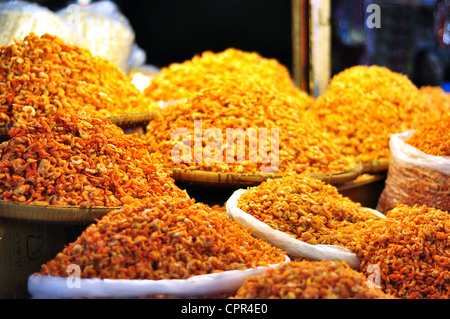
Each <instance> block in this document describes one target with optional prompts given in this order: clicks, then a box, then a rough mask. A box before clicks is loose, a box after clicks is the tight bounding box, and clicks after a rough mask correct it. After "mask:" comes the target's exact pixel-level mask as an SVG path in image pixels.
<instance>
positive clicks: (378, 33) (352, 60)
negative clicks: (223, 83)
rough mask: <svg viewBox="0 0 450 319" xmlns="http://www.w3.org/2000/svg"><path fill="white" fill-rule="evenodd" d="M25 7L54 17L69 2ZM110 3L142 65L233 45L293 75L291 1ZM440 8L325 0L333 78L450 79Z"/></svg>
mask: <svg viewBox="0 0 450 319" xmlns="http://www.w3.org/2000/svg"><path fill="white" fill-rule="evenodd" d="M0 1H1V0H0ZM31 2H36V3H38V4H41V5H43V6H46V7H47V8H49V9H51V10H54V11H56V10H59V9H62V8H64V7H66V6H67V5H69V4H71V3H74V2H73V1H61V0H58V1H57V0H37V1H32V0H31ZM93 2H94V1H93ZM114 2H115V3H116V4H117V5H118V6H119V9H120V10H121V12H122V13H123V14H124V15H125V16H126V17H127V18H128V19H129V21H130V23H131V25H132V27H133V29H134V31H135V33H136V43H137V44H138V45H139V46H140V47H141V48H142V49H144V50H145V52H146V53H147V63H148V64H151V65H154V66H157V67H164V66H167V65H169V64H170V63H172V62H182V61H185V60H187V59H190V58H192V57H193V56H194V55H195V54H200V53H202V52H203V51H206V50H212V51H214V52H220V51H223V50H225V49H226V48H229V47H234V48H238V49H241V50H244V51H256V52H258V53H260V54H261V55H262V56H264V57H267V58H275V59H278V60H279V61H280V62H281V63H282V64H284V65H285V66H287V67H288V68H289V70H290V71H291V72H292V36H291V28H292V26H291V14H292V13H291V0H161V1H157V0H150V1H135V0H133V1H131V0H128V1H127V0H115V1H114ZM445 2H447V3H448V4H445V5H444V6H447V9H445V8H444V10H443V12H444V13H445V11H446V10H447V18H448V17H449V16H450V1H444V0H418V1H400V0H389V1H384V0H378V1H369V0H357V1H353V0H352V1H349V0H332V1H331V3H332V21H331V24H332V32H333V40H332V74H336V73H338V72H340V71H342V70H343V69H345V68H348V67H350V66H352V65H356V64H378V65H384V66H387V67H389V68H390V69H391V70H393V71H396V72H401V73H404V74H406V75H408V76H409V77H410V78H411V80H412V81H413V82H415V84H417V85H419V86H421V85H434V86H438V85H440V84H441V83H442V82H444V81H446V82H448V81H450V47H449V46H447V47H442V46H440V45H439V43H438V39H437V36H436V30H435V22H436V11H437V10H436V8H437V7H438V5H439V4H441V7H442V4H443V3H445ZM369 3H379V4H380V6H381V8H382V28H381V29H378V30H368V29H367V28H365V26H364V22H365V17H366V16H367V14H366V12H365V8H366V7H367V5H368V4H369ZM441 11H442V10H441ZM448 19H449V20H448V21H450V18H448ZM449 28H450V27H449ZM358 34H359V35H361V34H363V37H361V36H359V37H355V36H354V35H358ZM369 51H370V52H372V55H371V56H369V57H368V56H367V54H366V53H367V52H369Z"/></svg>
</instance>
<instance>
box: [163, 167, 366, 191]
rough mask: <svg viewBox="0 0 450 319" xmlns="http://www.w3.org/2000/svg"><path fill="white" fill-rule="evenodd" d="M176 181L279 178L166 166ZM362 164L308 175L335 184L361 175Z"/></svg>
mask: <svg viewBox="0 0 450 319" xmlns="http://www.w3.org/2000/svg"><path fill="white" fill-rule="evenodd" d="M167 169H168V170H169V171H171V172H172V178H173V179H175V181H177V182H181V183H186V184H190V185H199V186H223V187H248V186H256V185H259V184H261V183H262V182H264V181H265V180H267V179H269V178H281V177H283V175H279V174H267V175H261V174H237V173H221V172H208V171H189V170H184V169H179V168H167ZM362 171H363V166H362V164H361V163H356V164H355V165H354V167H352V168H351V169H350V170H348V171H345V172H342V173H338V174H326V175H309V176H311V177H315V178H317V179H320V180H321V181H323V182H325V183H328V184H332V185H337V184H341V183H344V182H348V181H351V180H354V179H355V178H357V177H358V176H360V175H361V173H362Z"/></svg>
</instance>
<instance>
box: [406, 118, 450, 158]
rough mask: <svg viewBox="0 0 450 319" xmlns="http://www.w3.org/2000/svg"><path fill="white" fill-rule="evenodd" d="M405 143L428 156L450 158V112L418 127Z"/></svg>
mask: <svg viewBox="0 0 450 319" xmlns="http://www.w3.org/2000/svg"><path fill="white" fill-rule="evenodd" d="M405 143H407V144H409V145H411V146H413V147H415V148H417V149H418V150H420V151H422V152H424V153H425V154H428V155H433V156H448V157H450V111H449V112H447V113H446V114H444V115H443V116H442V117H441V118H439V119H436V120H433V121H430V122H428V123H426V124H424V125H423V126H421V127H418V128H417V130H416V132H415V133H414V134H413V135H412V136H411V137H410V138H409V139H407V140H406V141H405Z"/></svg>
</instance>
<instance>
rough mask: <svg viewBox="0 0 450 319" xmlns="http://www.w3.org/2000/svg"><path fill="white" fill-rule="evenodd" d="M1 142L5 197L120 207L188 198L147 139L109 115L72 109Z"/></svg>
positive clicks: (0, 180) (20, 128) (0, 183)
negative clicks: (155, 198)
mask: <svg viewBox="0 0 450 319" xmlns="http://www.w3.org/2000/svg"><path fill="white" fill-rule="evenodd" d="M10 135H11V139H10V140H9V141H6V142H4V143H2V144H1V145H0V199H2V200H6V201H15V202H21V203H35V204H44V205H48V204H51V205H79V206H107V207H116V206H122V205H123V204H126V203H129V202H133V201H135V200H138V199H142V198H145V197H149V196H155V195H163V194H167V195H171V196H174V197H176V198H177V197H186V196H187V195H186V193H185V192H183V191H181V190H180V189H179V188H178V187H176V186H175V184H174V182H173V179H171V178H170V177H169V176H168V173H167V172H165V171H163V170H162V169H161V167H159V165H158V164H156V162H155V161H154V159H153V158H152V157H151V155H150V154H149V153H148V150H147V148H146V145H145V143H144V142H143V141H142V140H140V139H139V138H137V137H136V136H135V135H125V134H124V133H123V131H122V129H120V128H119V127H117V126H115V125H114V124H112V123H111V122H110V121H109V120H107V119H105V118H101V117H100V118H97V117H94V116H91V115H89V114H82V113H79V114H77V115H75V114H74V113H71V112H64V113H57V114H56V115H55V116H54V117H49V118H38V119H36V120H34V121H30V122H27V123H23V124H17V125H16V126H15V127H13V128H12V129H11V131H10Z"/></svg>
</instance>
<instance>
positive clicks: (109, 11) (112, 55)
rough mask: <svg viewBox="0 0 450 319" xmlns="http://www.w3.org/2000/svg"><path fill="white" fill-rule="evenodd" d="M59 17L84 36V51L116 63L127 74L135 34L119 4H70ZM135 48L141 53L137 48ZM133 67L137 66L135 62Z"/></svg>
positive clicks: (107, 2) (82, 42) (60, 12)
mask: <svg viewBox="0 0 450 319" xmlns="http://www.w3.org/2000/svg"><path fill="white" fill-rule="evenodd" d="M57 14H58V16H59V17H60V18H61V19H62V20H63V21H66V22H67V23H69V24H71V25H72V26H73V27H74V28H76V30H77V32H78V33H79V34H80V36H81V43H80V46H81V47H84V48H86V49H89V50H90V51H91V53H92V54H93V55H97V56H100V57H102V58H104V59H106V60H108V61H110V62H112V63H114V64H115V65H117V66H118V67H119V68H120V69H121V70H122V71H123V72H124V73H127V72H128V68H129V63H130V57H131V56H132V52H133V45H134V40H135V33H134V30H133V28H132V27H131V24H130V23H129V21H128V19H127V18H126V17H125V16H124V15H123V14H122V13H121V12H120V11H119V9H118V7H117V5H116V4H114V3H113V2H112V1H98V2H95V3H92V4H88V5H78V4H71V5H69V6H68V7H67V8H65V9H63V10H60V11H58V12H57ZM134 48H135V50H136V49H138V47H136V46H135V47H134ZM134 59H136V57H134ZM139 63H141V62H139ZM133 64H134V65H136V61H134V62H133Z"/></svg>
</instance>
